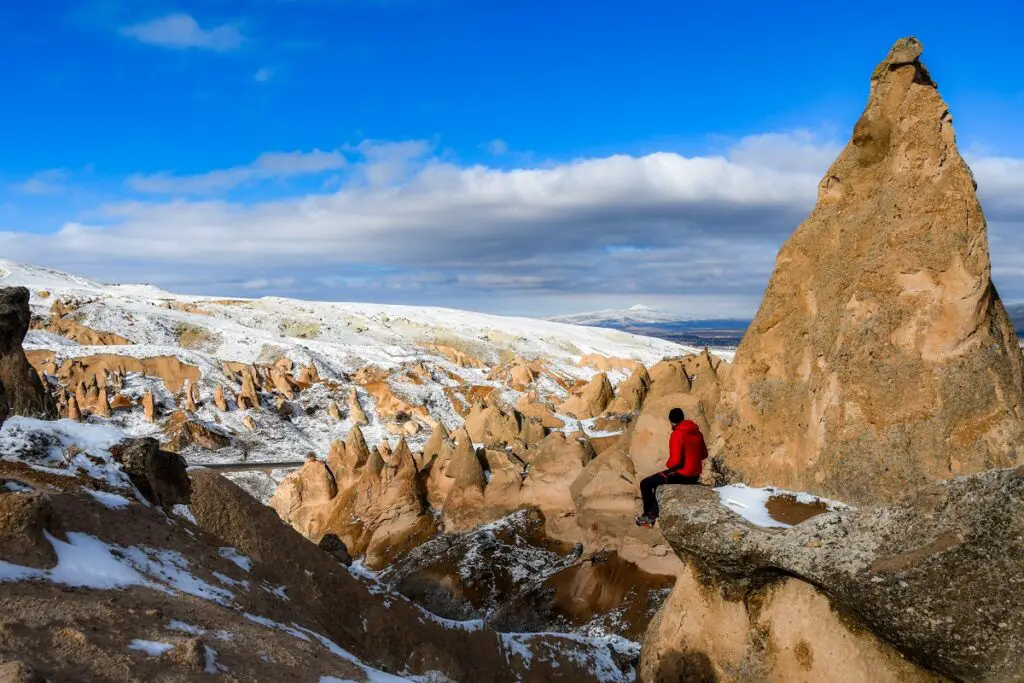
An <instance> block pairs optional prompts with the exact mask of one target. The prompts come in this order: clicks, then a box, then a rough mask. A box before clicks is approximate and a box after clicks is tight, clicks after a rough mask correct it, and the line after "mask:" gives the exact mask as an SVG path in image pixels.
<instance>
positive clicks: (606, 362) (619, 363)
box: [576, 353, 639, 373]
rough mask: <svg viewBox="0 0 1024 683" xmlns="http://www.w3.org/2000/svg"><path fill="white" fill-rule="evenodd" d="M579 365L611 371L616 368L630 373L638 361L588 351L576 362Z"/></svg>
mask: <svg viewBox="0 0 1024 683" xmlns="http://www.w3.org/2000/svg"><path fill="white" fill-rule="evenodd" d="M576 364H577V365H579V366H580V367H588V368H594V369H595V370H600V371H601V372H612V371H614V370H618V371H620V372H626V373H632V372H634V371H635V370H636V367H637V365H639V363H638V361H635V360H633V359H631V358H616V357H615V356H602V355H601V354H599V353H590V354H587V355H585V356H583V357H582V358H580V359H579V361H578V362H577V363H576Z"/></svg>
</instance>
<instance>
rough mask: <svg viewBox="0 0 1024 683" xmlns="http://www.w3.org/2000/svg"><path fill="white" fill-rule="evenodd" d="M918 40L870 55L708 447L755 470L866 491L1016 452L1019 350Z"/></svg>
mask: <svg viewBox="0 0 1024 683" xmlns="http://www.w3.org/2000/svg"><path fill="white" fill-rule="evenodd" d="M920 52H921V46H920V43H918V42H917V41H916V40H913V39H904V40H901V41H900V42H898V43H897V45H896V47H894V48H893V51H892V52H890V54H889V56H888V57H886V59H885V60H884V61H883V62H882V63H881V64H880V65H879V67H878V68H877V69H876V70H875V73H874V74H873V76H872V79H871V94H870V97H869V99H868V104H867V107H866V108H865V110H864V113H863V114H862V115H861V117H860V119H859V120H858V121H857V124H856V125H855V126H854V130H853V137H852V139H851V141H850V143H849V144H848V145H847V147H846V149H844V150H843V152H842V153H841V154H840V155H839V158H838V159H836V161H835V163H833V165H832V167H831V168H830V169H829V171H828V173H827V174H826V175H825V177H824V179H823V180H822V181H821V183H820V185H819V187H818V203H817V206H816V207H815V208H814V211H813V212H812V213H811V215H810V216H809V217H808V218H807V220H806V221H804V222H803V223H802V224H801V225H800V226H799V227H798V228H797V229H796V231H795V232H794V233H793V234H792V235H791V236H790V238H789V239H788V240H787V241H786V243H785V244H784V245H783V247H782V249H781V251H780V252H779V257H778V260H777V263H776V267H775V271H774V272H773V274H772V277H771V280H770V282H769V285H768V289H767V291H766V292H765V296H764V300H763V301H762V303H761V308H760V310H759V311H758V313H757V316H756V317H755V319H754V321H753V324H752V325H751V327H750V329H749V330H748V332H747V333H746V335H745V336H744V338H743V342H742V343H741V344H740V347H739V349H738V350H737V353H736V360H735V363H734V365H733V368H732V370H731V378H730V386H729V389H728V391H727V392H726V394H725V396H724V398H723V401H722V405H721V406H719V409H718V413H717V415H716V425H717V429H716V432H717V435H718V437H719V439H718V440H717V441H716V443H715V445H714V446H713V449H712V450H713V454H715V453H718V454H722V455H724V456H725V458H726V463H727V465H728V466H729V467H731V468H733V469H735V470H738V471H739V472H741V473H742V476H743V477H744V479H745V480H747V481H749V482H750V483H753V484H761V483H771V484H776V485H780V486H783V487H787V488H792V489H797V490H814V491H816V492H819V493H822V494H827V495H833V496H837V497H840V498H842V499H844V500H847V501H850V502H861V503H863V502H869V501H875V500H889V499H892V498H893V497H894V496H896V495H899V494H900V493H902V492H904V491H906V490H908V489H912V488H914V487H917V486H920V485H923V484H926V483H928V482H931V481H934V480H936V479H942V478H946V477H950V476H954V475H957V474H966V473H971V472H978V471H980V470H982V469H985V468H992V467H1006V466H1010V465H1012V464H1015V463H1018V462H1020V457H1021V456H1020V455H1019V454H1020V452H1021V451H1020V449H1019V448H1018V444H1020V443H1021V441H1022V439H1024V419H1022V417H1021V405H1022V404H1024V361H1022V357H1021V351H1020V348H1019V346H1018V341H1017V337H1016V335H1015V334H1014V331H1013V326H1012V325H1011V323H1010V321H1009V319H1008V317H1007V315H1006V311H1005V309H1004V308H1003V305H1002V303H1001V302H1000V300H999V296H998V294H997V293H996V290H995V287H994V286H993V284H992V280H991V264H990V262H989V254H988V244H987V236H986V227H985V217H984V215H983V214H982V211H981V206H980V205H979V203H978V200H977V196H976V194H975V183H974V179H973V177H972V174H971V171H970V169H968V167H967V165H966V164H965V163H964V161H963V159H962V158H961V157H960V154H959V152H958V151H957V147H956V142H955V139H954V135H953V126H952V118H951V116H950V114H949V108H948V106H947V105H946V103H945V102H943V100H942V98H941V97H940V96H939V93H938V91H937V89H936V87H935V84H934V83H933V82H932V81H931V79H930V77H929V75H928V72H927V71H926V70H925V69H924V67H923V66H922V65H921V64H920V62H919V61H918V59H917V56H918V55H920Z"/></svg>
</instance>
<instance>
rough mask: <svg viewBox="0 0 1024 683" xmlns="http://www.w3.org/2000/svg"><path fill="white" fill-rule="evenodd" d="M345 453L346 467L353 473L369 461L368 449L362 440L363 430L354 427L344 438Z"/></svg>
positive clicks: (364, 440) (357, 426) (363, 439)
mask: <svg viewBox="0 0 1024 683" xmlns="http://www.w3.org/2000/svg"><path fill="white" fill-rule="evenodd" d="M345 453H346V457H347V463H348V466H349V467H351V468H352V470H353V471H355V470H358V469H360V468H362V467H363V465H365V464H366V462H367V461H368V460H369V459H370V447H369V446H367V445H366V439H365V438H363V430H362V429H360V428H359V425H356V426H355V427H353V428H352V431H350V432H349V433H348V436H346V437H345Z"/></svg>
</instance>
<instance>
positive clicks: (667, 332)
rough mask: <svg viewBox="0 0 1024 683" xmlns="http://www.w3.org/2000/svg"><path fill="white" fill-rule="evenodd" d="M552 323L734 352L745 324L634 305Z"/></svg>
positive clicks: (738, 321)
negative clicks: (620, 332) (615, 331)
mask: <svg viewBox="0 0 1024 683" xmlns="http://www.w3.org/2000/svg"><path fill="white" fill-rule="evenodd" d="M550 320H551V321H553V322H561V323H568V324H570V325H585V326H587V327H600V328H604V329H613V330H621V331H623V332H629V333H630V334H638V335H642V336H645V337H655V338H658V339H665V340H667V341H671V342H675V343H677V344H686V345H690V346H712V347H716V348H719V349H734V348H736V346H738V345H739V343H740V339H742V338H743V333H744V332H745V331H746V329H747V326H748V325H749V324H750V321H749V320H739V319H732V318H728V319H724V318H714V317H709V316H701V315H696V314H692V313H672V312H669V311H665V310H663V309H660V308H652V307H650V306H644V305H643V304H637V305H635V306H631V307H630V308H626V309H622V310H618V309H605V310H602V311H592V312H590V313H573V314H570V315H561V316H557V317H554V318H550Z"/></svg>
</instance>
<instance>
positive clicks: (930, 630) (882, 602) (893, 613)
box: [659, 467, 1024, 681]
mask: <svg viewBox="0 0 1024 683" xmlns="http://www.w3.org/2000/svg"><path fill="white" fill-rule="evenodd" d="M659 500H660V501H661V510H662V512H661V521H660V525H661V530H662V533H663V534H664V536H665V538H666V539H667V540H668V542H669V543H670V544H671V545H672V547H673V548H674V549H675V551H676V552H677V553H678V554H679V555H680V557H682V558H683V559H685V560H691V561H693V562H694V563H695V564H696V565H697V566H698V567H699V568H700V569H702V570H703V571H705V572H708V573H709V574H711V575H712V576H716V577H720V578H722V579H728V580H732V581H735V580H740V581H746V582H757V581H760V580H764V581H768V580H771V579H773V578H777V577H778V576H780V575H790V576H795V577H797V578H799V579H802V580H804V581H806V582H808V583H810V584H812V585H814V586H816V587H817V588H819V589H820V590H822V591H823V592H824V593H826V594H827V595H828V596H829V597H830V598H831V599H832V601H833V605H834V606H835V607H836V608H837V609H838V610H840V611H843V612H846V613H849V614H852V615H854V616H856V617H857V618H859V620H860V621H862V623H863V625H864V626H866V627H867V628H869V629H870V630H871V631H873V632H874V633H875V634H876V635H878V636H879V637H881V638H883V639H885V640H886V641H888V642H889V643H891V644H892V645H894V646H895V647H896V648H897V649H899V650H900V651H901V652H902V653H903V654H904V655H906V656H907V657H909V658H910V659H912V660H914V661H916V662H917V663H919V664H920V665H922V666H924V667H926V668H928V669H931V670H933V671H936V672H940V673H943V674H946V675H948V676H951V677H953V678H955V679H960V680H965V681H1009V680H1022V679H1024V467H1018V468H1016V469H1002V470H991V471H988V472H983V473H980V474H975V475H971V476H964V477H958V478H955V479H950V480H948V481H944V482H940V483H938V484H934V485H931V486H928V487H926V488H924V489H921V490H919V491H917V492H915V493H914V494H913V495H911V496H908V497H907V498H905V499H903V500H901V501H899V502H897V503H895V504H892V505H889V506H885V507H871V508H860V509H854V508H849V509H843V510H837V511H834V512H829V513H826V514H823V515H819V516H817V517H814V518H812V519H810V520H808V521H806V522H804V523H802V524H798V525H797V526H795V527H793V528H791V529H785V530H774V529H764V528H761V527H757V526H754V525H752V524H751V523H749V522H748V521H746V520H745V519H743V518H742V517H740V516H739V515H737V514H736V513H734V512H732V511H731V510H729V509H728V508H726V507H724V506H722V505H721V504H720V503H719V499H718V495H717V494H716V493H715V492H714V491H712V490H710V489H707V488H704V487H697V486H666V487H663V488H662V489H661V490H660V491H659Z"/></svg>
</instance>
